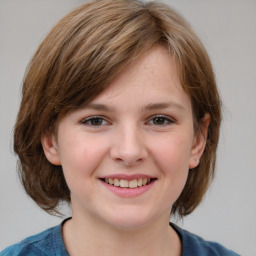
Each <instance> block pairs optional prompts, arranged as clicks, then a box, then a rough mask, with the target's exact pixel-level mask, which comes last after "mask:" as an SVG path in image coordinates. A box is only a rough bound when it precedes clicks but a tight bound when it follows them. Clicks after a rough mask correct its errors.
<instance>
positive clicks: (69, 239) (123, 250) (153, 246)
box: [63, 214, 181, 256]
mask: <svg viewBox="0 0 256 256" xmlns="http://www.w3.org/2000/svg"><path fill="white" fill-rule="evenodd" d="M87 217H88V216H87ZM81 220H82V221H81ZM168 222H169V216H163V217H162V218H159V219H158V220H157V221H155V222H153V223H149V224H147V225H145V226H143V227H140V228H138V229H132V230H123V229H119V228H113V227H112V226H110V225H109V224H107V223H100V224H99V223H97V224H95V220H94V219H93V218H81V216H76V215H75V214H73V217H72V219H71V220H69V221H67V222H66V223H65V224H64V227H63V237H64V243H65V245H66V248H67V250H68V252H69V254H70V255H72V256H76V255H79V256H87V255H90V256H94V255H101V256H110V255H111V256H117V255H122V256H128V255H129V256H130V255H133V256H158V255H159V256H160V255H161V256H165V255H166V256H167V255H168V256H172V255H173V256H178V255H181V254H180V252H181V244H180V240H179V238H178V235H177V234H176V232H175V231H174V230H173V229H172V228H171V227H170V226H169V225H168Z"/></svg>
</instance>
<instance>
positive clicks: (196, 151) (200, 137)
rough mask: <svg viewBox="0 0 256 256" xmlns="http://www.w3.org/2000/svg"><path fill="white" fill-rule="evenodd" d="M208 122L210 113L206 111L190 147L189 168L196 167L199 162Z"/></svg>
mask: <svg viewBox="0 0 256 256" xmlns="http://www.w3.org/2000/svg"><path fill="white" fill-rule="evenodd" d="M209 124H210V115H209V114H208V113H206V114H205V115H204V117H203V118H202V119H201V121H200V124H199V125H200V127H199V130H198V131H197V132H196V134H195V136H194V141H193V145H192V149H191V154H190V160H189V169H193V168H195V167H197V166H198V165H199V163H200V158H201V156H202V155H203V152H204V149H205V145H206V141H207V133H208V127H209Z"/></svg>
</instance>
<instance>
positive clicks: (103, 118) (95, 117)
mask: <svg viewBox="0 0 256 256" xmlns="http://www.w3.org/2000/svg"><path fill="white" fill-rule="evenodd" d="M94 119H102V120H103V121H105V122H106V123H107V124H109V123H110V122H109V121H107V119H106V117H104V116H101V115H95V116H89V117H86V118H83V119H82V120H81V121H80V123H81V124H84V125H88V126H95V127H97V125H91V124H88V122H89V121H91V120H94ZM107 124H102V125H98V126H99V127H100V126H105V125H107Z"/></svg>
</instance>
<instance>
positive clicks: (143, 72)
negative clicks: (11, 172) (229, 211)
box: [1, 0, 237, 256]
mask: <svg viewBox="0 0 256 256" xmlns="http://www.w3.org/2000/svg"><path fill="white" fill-rule="evenodd" d="M22 96H23V97H22V102H21V106H20V111H19V114H18V117H17V123H16V126H15V133H14V149H15V152H16V153H17V154H18V156H19V159H20V177H21V179H22V182H23V185H24V188H25V190H26V192H27V193H28V194H29V195H30V196H31V197H32V198H33V200H34V201H35V202H36V203H37V204H38V205H39V206H40V207H41V208H42V209H44V210H45V211H47V212H48V213H51V214H52V213H56V214H58V213H59V208H58V205H59V203H61V202H63V201H65V202H68V203H70V205H71V208H72V217H71V218H69V219H66V220H65V221H64V222H63V223H61V225H59V226H57V227H53V228H51V229H48V230H46V231H44V232H42V233H40V234H37V235H35V236H32V237H29V238H26V239H25V240H23V241H21V242H20V243H18V244H15V245H12V246H10V247H8V248H7V249H5V250H4V251H3V252H2V253H1V255H3V256H6V255H71V256H76V255H79V256H81V255H90V256H94V255H102V256H104V255H111V256H113V255H123V256H126V255H138V256H144V255H145V256H151V255H152V256H153V255H154V256H156V255H159V256H160V255H161V256H167V255H168V256H178V255H179V256H180V255H182V256H189V255H196V256H200V255H203V256H207V255H209V256H210V255H211V256H212V255H222V256H223V255H237V254H236V253H234V252H233V251H230V250H227V249H225V248H224V247H223V246H221V245H220V244H217V243H213V242H207V241H205V240H203V239H202V238H200V237H198V236H195V235H193V234H191V233H189V232H187V231H184V230H182V229H180V228H179V227H177V226H176V225H174V224H172V223H169V219H170V214H172V215H176V216H179V217H184V216H186V215H188V214H190V213H191V212H192V211H193V210H194V209H195V208H196V207H197V206H198V204H199V203H200V202H201V200H202V198H203V196H204V194H205V192H206V190H207V188H208V186H209V184H210V182H211V180H212V178H213V175H214V168H215V160H216V149H217V144H218V137H219V127H220V122H221V106H220V105H221V104H220V98H219V95H218V91H217V88H216V83H215V79H214V73H213V70H212V66H211V63H210V60H209V57H208V55H207V53H206V51H205V49H204V47H203V45H202V44H201V42H200V40H199V39H198V38H197V36H196V35H195V34H194V32H193V31H192V29H191V28H190V26H189V25H188V24H187V22H186V21H185V20H184V19H183V18H182V17H180V16H179V15H178V14H177V13H176V12H174V11H173V10H172V9H170V8H169V7H168V6H166V5H164V4H160V3H157V2H149V3H143V2H140V1H137V0H129V1H127V0H103V1H92V2H90V3H88V4H85V5H83V6H81V7H79V8H78V9H76V10H74V11H72V12H71V13H70V14H68V15H67V16H65V17H64V18H63V19H62V20H61V21H60V22H59V23H58V24H57V25H56V26H55V27H54V28H53V29H52V31H51V32H50V33H49V35H48V36H47V37H46V38H45V40H44V41H43V42H42V44H41V45H40V47H39V48H38V50H37V52H36V53H35V55H34V57H33V59H32V61H31V63H30V65H29V68H28V71H27V74H26V77H25V79H24V84H23V91H22Z"/></svg>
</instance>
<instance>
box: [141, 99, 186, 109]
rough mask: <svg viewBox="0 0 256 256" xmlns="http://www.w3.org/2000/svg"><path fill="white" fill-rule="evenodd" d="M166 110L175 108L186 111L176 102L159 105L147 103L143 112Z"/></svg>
mask: <svg viewBox="0 0 256 256" xmlns="http://www.w3.org/2000/svg"><path fill="white" fill-rule="evenodd" d="M166 108H176V109H179V110H182V111H186V109H185V108H184V107H183V106H182V105H181V104H179V103H177V102H173V101H171V102H161V103H149V104H147V105H146V106H145V107H144V108H143V109H144V110H158V109H166Z"/></svg>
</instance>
